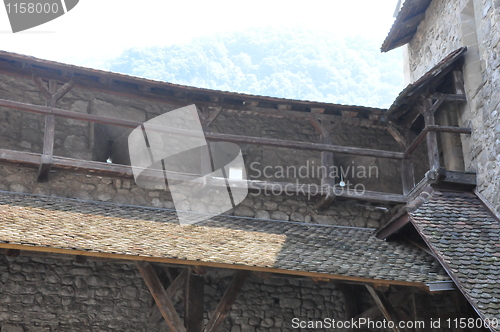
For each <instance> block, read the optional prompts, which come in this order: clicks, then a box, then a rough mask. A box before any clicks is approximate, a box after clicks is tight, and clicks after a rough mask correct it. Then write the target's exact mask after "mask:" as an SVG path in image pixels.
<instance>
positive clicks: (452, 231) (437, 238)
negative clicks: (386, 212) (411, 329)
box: [410, 191, 500, 331]
mask: <svg viewBox="0 0 500 332" xmlns="http://www.w3.org/2000/svg"><path fill="white" fill-rule="evenodd" d="M410 216H411V220H412V223H413V224H414V225H415V227H416V228H417V230H418V231H419V233H420V234H421V235H422V236H423V238H424V240H425V241H426V242H427V244H428V245H429V247H430V248H431V250H433V251H434V252H435V253H436V255H437V256H438V258H439V260H440V261H441V263H442V264H443V266H445V268H446V269H447V271H448V272H449V273H450V275H451V277H452V278H453V279H454V281H455V283H456V284H457V285H458V287H459V288H460V289H461V291H462V292H463V293H464V295H465V297H466V298H467V299H468V300H469V302H470V303H471V304H472V305H473V306H474V307H475V308H476V310H477V311H478V313H479V314H480V315H481V316H482V317H483V318H489V319H493V318H496V319H497V320H498V321H499V322H500V223H499V221H498V220H497V219H496V218H495V217H494V216H493V215H492V214H491V213H490V211H489V210H488V209H487V208H486V206H484V205H483V204H482V202H481V200H480V199H479V198H478V197H477V196H476V195H474V194H472V193H453V192H438V191H435V192H434V193H433V196H432V197H431V198H430V199H429V201H428V202H426V203H424V204H423V205H422V206H421V207H420V208H418V209H417V210H416V211H414V212H411V213H410ZM495 331H500V330H499V329H498V328H497V329H496V330H495Z"/></svg>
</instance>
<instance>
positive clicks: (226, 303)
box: [203, 271, 249, 332]
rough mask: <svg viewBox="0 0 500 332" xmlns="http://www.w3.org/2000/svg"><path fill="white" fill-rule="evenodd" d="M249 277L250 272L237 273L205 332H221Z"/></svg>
mask: <svg viewBox="0 0 500 332" xmlns="http://www.w3.org/2000/svg"><path fill="white" fill-rule="evenodd" d="M248 275H249V272H248V271H238V272H236V274H235V275H234V278H233V280H232V281H231V284H230V285H229V287H228V288H227V290H226V292H225V293H224V296H223V297H222V300H221V301H220V302H219V305H217V308H216V309H215V312H214V313H213V315H212V317H210V320H209V321H208V323H207V325H206V326H205V329H204V330H203V331H204V332H217V331H219V329H220V327H221V326H222V322H223V321H224V318H226V315H227V314H228V313H229V310H230V309H231V306H232V305H233V303H234V302H235V301H236V298H237V297H238V294H239V292H240V290H241V288H242V287H243V284H244V283H245V280H246V279H247V277H248Z"/></svg>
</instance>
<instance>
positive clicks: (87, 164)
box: [0, 149, 406, 204]
mask: <svg viewBox="0 0 500 332" xmlns="http://www.w3.org/2000/svg"><path fill="white" fill-rule="evenodd" d="M0 161H3V162H10V163H16V164H22V165H25V166H28V167H38V166H39V165H40V162H41V155H40V154H37V153H31V152H21V151H13V150H4V149H0ZM52 169H54V170H62V171H71V172H75V173H81V174H91V175H96V176H109V177H120V178H127V179H133V178H134V175H133V172H132V167H131V166H127V165H118V164H109V163H104V162H98V161H88V160H80V159H73V158H66V157H58V156H54V157H53V158H52ZM144 172H145V173H146V174H148V172H151V174H150V176H152V177H158V176H160V175H161V176H163V173H162V172H159V173H158V172H157V171H149V170H145V171H144ZM169 176H171V177H172V178H173V179H177V180H189V181H199V183H200V184H201V183H202V180H201V179H197V176H196V175H194V174H184V173H175V172H169ZM212 180H213V182H211V183H210V185H211V186H214V187H219V186H220V187H221V188H222V187H224V188H225V187H226V183H225V181H224V179H219V178H213V179H212ZM232 185H235V186H247V187H248V189H250V190H256V191H261V192H262V191H272V190H273V188H274V189H275V188H281V190H286V192H287V193H293V194H297V195H310V196H320V195H327V194H328V193H330V192H333V193H334V194H335V196H337V197H341V198H346V199H355V200H362V201H368V202H376V203H390V204H392V203H405V202H406V198H405V196H404V195H401V194H391V193H383V192H376V191H369V190H365V191H363V192H356V191H355V190H353V189H352V188H351V189H346V187H344V188H342V189H340V188H336V189H332V188H321V187H320V186H318V185H311V186H309V185H308V184H296V183H288V182H267V181H256V180H240V181H237V180H234V181H233V184H232Z"/></svg>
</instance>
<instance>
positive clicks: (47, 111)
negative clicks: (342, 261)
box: [0, 99, 471, 203]
mask: <svg viewBox="0 0 500 332" xmlns="http://www.w3.org/2000/svg"><path fill="white" fill-rule="evenodd" d="M0 107H6V108H11V109H16V110H21V111H26V112H31V113H35V114H41V115H45V116H46V119H47V121H46V128H45V136H44V146H43V154H42V155H40V154H36V153H28V152H20V151H11V150H1V149H0V160H4V161H10V162H16V163H22V164H27V165H38V166H40V165H48V167H40V169H39V174H38V178H39V179H41V180H42V179H44V178H47V176H48V172H50V170H51V169H60V170H69V171H73V172H83V173H91V174H96V175H104V176H119V177H128V178H132V177H133V174H132V169H131V167H130V166H126V165H117V164H108V163H103V162H96V161H86V160H77V159H72V158H64V157H58V156H53V152H52V150H53V145H54V135H53V126H49V125H48V124H50V123H49V122H52V123H53V122H54V121H53V118H54V117H61V118H67V119H73V120H81V121H87V122H93V123H100V124H106V125H113V126H120V127H126V128H137V127H139V126H141V125H142V123H140V122H136V121H130V120H124V119H118V118H110V117H103V116H98V115H94V114H87V113H77V112H72V111H67V110H62V109H59V108H55V107H51V106H37V105H32V104H26V103H21V102H15V101H9V100H4V99H0ZM48 120H51V121H48ZM152 130H155V131H160V132H167V133H175V134H179V135H186V136H193V135H197V136H198V135H199V133H193V132H190V131H188V130H182V129H174V128H168V127H160V126H157V127H152ZM436 132H446V133H458V134H470V133H471V129H470V128H463V127H445V126H436V125H434V124H428V125H426V127H425V128H424V130H423V131H422V132H421V133H420V134H419V135H418V136H417V137H416V139H415V140H414V141H413V142H412V143H411V144H410V145H409V146H408V147H407V148H406V150H405V151H404V152H396V151H385V150H376V149H365V148H357V147H347V146H340V145H333V144H322V143H309V142H299V141H289V140H279V139H272V138H262V137H250V136H241V135H230V134H221V133H212V132H206V133H205V137H206V139H207V140H210V141H224V142H233V143H241V144H255V145H264V146H274V147H280V148H289V149H297V150H309V151H321V152H335V153H340V154H349V155H356V156H368V157H377V158H388V159H394V160H401V161H402V179H403V194H404V195H406V194H407V193H408V192H409V191H410V190H411V189H412V188H413V187H414V179H413V175H412V171H410V169H412V165H411V161H410V157H411V155H412V153H413V152H414V151H415V150H416V148H417V147H418V146H419V145H420V144H421V143H422V142H423V141H424V139H426V138H427V144H428V150H429V151H430V153H429V156H430V158H429V164H430V168H431V171H433V172H435V171H437V170H438V169H439V155H438V153H436V150H437V139H436V136H435V133H436ZM432 134H434V135H432ZM429 136H433V137H429ZM429 147H430V148H429ZM178 176H179V179H181V178H184V177H185V176H188V177H190V179H194V178H196V177H198V176H200V175H197V174H191V175H186V174H180V173H179V174H178ZM247 183H248V185H249V188H250V189H260V190H262V189H264V190H268V189H272V188H273V186H276V185H280V186H288V187H289V188H290V190H294V191H295V192H296V193H304V189H300V188H297V187H298V186H299V185H298V184H291V183H272V182H271V183H270V182H263V181H247ZM222 185H224V184H223V183H222V184H221V186H222ZM315 194H319V195H326V196H332V195H333V196H340V197H350V195H349V194H346V193H341V194H339V193H338V192H337V193H336V192H335V188H333V187H332V186H327V188H326V187H325V186H321V188H320V190H319V191H318V190H316V193H315ZM404 195H401V194H389V193H382V192H371V191H365V192H364V193H363V195H360V197H350V198H358V199H363V200H367V201H373V202H385V203H387V202H389V203H403V202H405V201H406V198H405V196H404Z"/></svg>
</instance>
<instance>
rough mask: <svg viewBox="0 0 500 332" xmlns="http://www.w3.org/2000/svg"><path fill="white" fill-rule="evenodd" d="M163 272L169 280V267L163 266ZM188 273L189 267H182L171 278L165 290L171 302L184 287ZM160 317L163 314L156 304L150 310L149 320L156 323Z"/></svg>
mask: <svg viewBox="0 0 500 332" xmlns="http://www.w3.org/2000/svg"><path fill="white" fill-rule="evenodd" d="M165 272H166V273H167V277H168V278H169V280H170V278H171V276H169V274H170V272H169V269H168V268H165ZM188 275H189V268H187V269H183V270H182V272H181V273H179V275H178V276H177V278H175V279H173V281H172V282H171V283H170V285H169V286H168V287H167V289H166V290H165V292H166V293H167V296H168V298H169V299H170V301H172V303H174V302H175V301H176V295H177V293H178V292H179V291H180V290H182V289H183V288H184V285H185V284H186V280H187V277H188ZM162 317H163V315H162V313H161V311H160V308H159V307H158V306H157V305H155V306H154V307H153V308H152V310H151V315H150V318H149V319H150V320H151V322H154V323H157V322H158V321H159V320H161V319H162Z"/></svg>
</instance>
